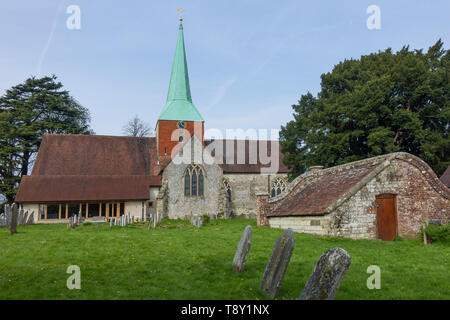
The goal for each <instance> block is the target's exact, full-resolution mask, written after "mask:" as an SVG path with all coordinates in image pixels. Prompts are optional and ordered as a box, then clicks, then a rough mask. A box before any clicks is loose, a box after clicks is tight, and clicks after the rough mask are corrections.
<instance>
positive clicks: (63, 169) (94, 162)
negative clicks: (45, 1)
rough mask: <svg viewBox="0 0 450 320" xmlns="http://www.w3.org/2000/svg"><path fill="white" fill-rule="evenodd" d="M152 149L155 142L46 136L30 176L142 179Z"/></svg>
mask: <svg viewBox="0 0 450 320" xmlns="http://www.w3.org/2000/svg"><path fill="white" fill-rule="evenodd" d="M155 145H156V143H155V138H138V137H114V136H96V135H69V134H68V135H60V134H46V135H44V138H43V139H42V142H41V146H40V148H39V153H38V156H37V159H36V163H35V165H34V168H33V173H32V175H33V176H35V175H140V174H142V175H146V174H150V156H149V155H150V153H151V152H156V146H155ZM153 150H154V151H153Z"/></svg>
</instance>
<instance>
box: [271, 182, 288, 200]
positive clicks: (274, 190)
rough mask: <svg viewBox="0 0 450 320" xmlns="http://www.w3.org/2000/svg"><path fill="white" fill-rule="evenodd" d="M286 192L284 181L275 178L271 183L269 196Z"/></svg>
mask: <svg viewBox="0 0 450 320" xmlns="http://www.w3.org/2000/svg"><path fill="white" fill-rule="evenodd" d="M284 190H286V181H284V179H282V178H276V179H275V180H273V182H272V186H271V188H270V195H271V196H272V197H275V196H277V195H279V194H280V193H282V192H283V191H284Z"/></svg>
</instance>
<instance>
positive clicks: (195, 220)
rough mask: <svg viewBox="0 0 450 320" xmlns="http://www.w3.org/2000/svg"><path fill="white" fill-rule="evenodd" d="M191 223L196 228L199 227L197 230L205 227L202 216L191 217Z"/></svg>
mask: <svg viewBox="0 0 450 320" xmlns="http://www.w3.org/2000/svg"><path fill="white" fill-rule="evenodd" d="M191 223H192V224H193V225H194V226H195V227H197V228H200V227H201V226H202V225H203V219H202V217H201V216H200V215H197V214H196V215H193V216H192V217H191Z"/></svg>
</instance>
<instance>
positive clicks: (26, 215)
mask: <svg viewBox="0 0 450 320" xmlns="http://www.w3.org/2000/svg"><path fill="white" fill-rule="evenodd" d="M27 220H28V210H27V211H25V213H24V214H23V216H22V223H21V224H22V225H24V224H26V223H27Z"/></svg>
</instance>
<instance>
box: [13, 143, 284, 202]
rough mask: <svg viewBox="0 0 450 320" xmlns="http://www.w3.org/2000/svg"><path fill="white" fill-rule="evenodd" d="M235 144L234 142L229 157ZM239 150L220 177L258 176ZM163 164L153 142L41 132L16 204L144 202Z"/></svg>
mask: <svg viewBox="0 0 450 320" xmlns="http://www.w3.org/2000/svg"><path fill="white" fill-rule="evenodd" d="M223 141H224V140H222V142H223ZM264 142H266V143H267V141H264ZM205 143H206V144H207V145H208V144H210V143H211V140H207V141H205ZM237 145H238V143H237V141H234V151H235V152H234V154H235V159H237V158H236V154H237V153H236V150H237ZM267 145H268V150H269V151H268V153H269V154H270V143H267ZM224 146H225V147H224V150H226V143H225V144H224ZM276 146H277V147H278V148H279V146H278V141H276ZM245 150H246V151H245V162H244V163H243V164H226V163H225V164H223V165H221V166H222V168H223V170H224V172H225V173H260V172H261V171H260V170H261V168H263V167H265V165H263V164H261V161H260V160H259V157H257V158H258V161H257V163H256V164H250V163H249V162H250V161H249V157H250V155H251V154H252V152H251V151H250V150H249V141H246V142H245ZM256 150H259V149H258V148H257V149H256ZM256 155H257V154H256ZM223 158H224V159H226V156H223ZM279 161H280V165H279V170H278V172H287V168H286V167H285V166H284V165H283V163H282V155H280V156H279ZM169 162H170V157H163V158H158V155H157V152H156V138H146V137H144V138H139V137H116V136H97V135H60V134H46V135H44V138H43V139H42V142H41V146H40V149H39V153H38V156H37V158H36V163H35V165H34V168H33V172H32V174H31V176H25V177H23V178H22V181H21V183H20V186H19V190H18V193H17V196H16V201H17V202H35V201H72V200H73V201H78V200H85V201H88V200H112V199H115V200H120V199H128V200H132V199H147V198H148V197H149V194H148V191H149V190H148V187H149V186H150V185H154V186H160V185H161V180H160V177H159V174H160V173H161V170H163V169H164V168H165V166H166V165H167V164H168V163H169Z"/></svg>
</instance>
